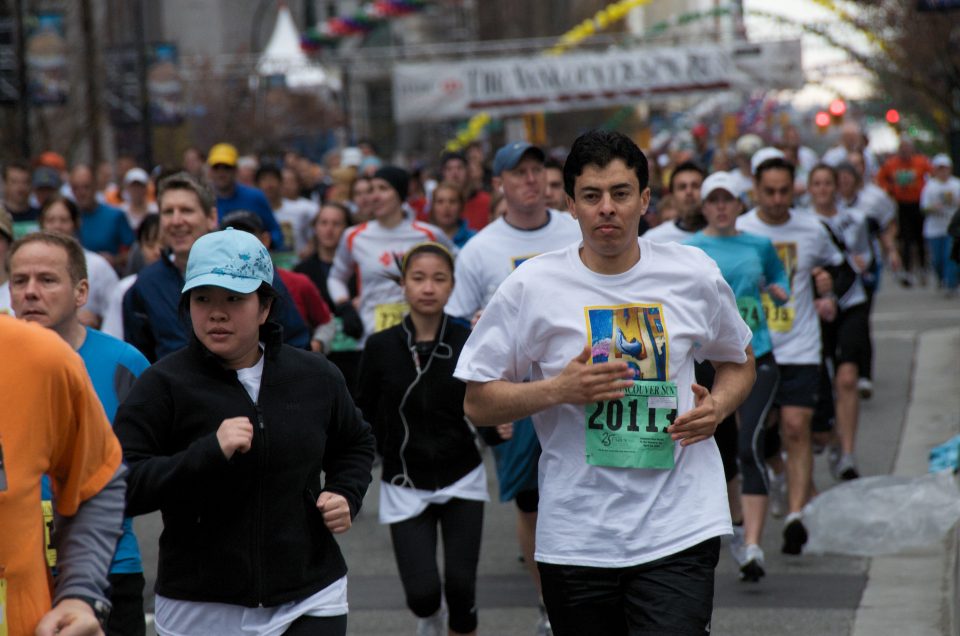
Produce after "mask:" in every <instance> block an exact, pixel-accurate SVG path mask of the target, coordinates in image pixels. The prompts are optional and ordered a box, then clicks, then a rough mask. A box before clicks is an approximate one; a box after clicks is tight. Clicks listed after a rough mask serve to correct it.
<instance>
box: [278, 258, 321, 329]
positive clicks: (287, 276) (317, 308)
mask: <svg viewBox="0 0 960 636" xmlns="http://www.w3.org/2000/svg"><path fill="white" fill-rule="evenodd" d="M277 274H278V275H279V276H280V280H282V281H283V284H284V285H286V286H287V291H289V292H290V297H291V298H293V304H294V305H296V306H297V312H298V313H299V314H300V316H301V317H302V318H303V321H304V322H305V323H307V325H309V326H310V329H311V331H312V330H313V329H316V328H317V327H319V326H320V325H325V324H327V323H328V322H330V308H329V307H327V303H325V302H323V298H321V296H320V291H319V290H318V289H317V286H316V285H314V284H313V281H312V280H310V278H309V277H308V276H307V275H306V274H298V273H297V272H291V271H290V270H289V269H281V268H279V267H278V268H277Z"/></svg>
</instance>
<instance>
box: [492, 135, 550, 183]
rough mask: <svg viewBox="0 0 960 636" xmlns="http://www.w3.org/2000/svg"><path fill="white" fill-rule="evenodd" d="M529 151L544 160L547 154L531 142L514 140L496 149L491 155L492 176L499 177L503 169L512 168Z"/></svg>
mask: <svg viewBox="0 0 960 636" xmlns="http://www.w3.org/2000/svg"><path fill="white" fill-rule="evenodd" d="M528 152H531V153H533V154H535V155H536V156H537V159H539V160H540V161H546V160H547V156H546V155H545V154H543V151H542V150H540V149H539V148H538V147H536V146H534V145H533V144H530V143H527V142H525V141H515V142H513V143H509V144H507V145H506V146H504V147H502V148H501V149H500V150H498V151H497V154H496V155H494V157H493V176H495V177H499V176H500V175H501V174H502V173H503V171H504V170H513V169H514V168H516V167H517V164H518V163H520V160H521V159H523V155H525V154H527V153H528Z"/></svg>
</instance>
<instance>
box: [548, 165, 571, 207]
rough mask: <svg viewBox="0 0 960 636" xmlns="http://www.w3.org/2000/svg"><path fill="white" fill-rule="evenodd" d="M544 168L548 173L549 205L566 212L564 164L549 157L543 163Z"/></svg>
mask: <svg viewBox="0 0 960 636" xmlns="http://www.w3.org/2000/svg"><path fill="white" fill-rule="evenodd" d="M543 169H544V170H545V171H546V173H547V192H546V198H547V207H548V208H550V209H551V210H556V211H557V212H566V211H567V195H566V193H565V192H564V191H563V164H562V163H560V162H559V161H557V160H556V159H553V158H551V157H547V160H546V161H545V162H544V163H543Z"/></svg>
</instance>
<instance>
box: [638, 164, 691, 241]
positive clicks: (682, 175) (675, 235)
mask: <svg viewBox="0 0 960 636" xmlns="http://www.w3.org/2000/svg"><path fill="white" fill-rule="evenodd" d="M704 176H706V175H705V174H704V172H703V168H701V167H700V166H699V165H697V164H696V163H694V162H692V161H685V162H684V163H681V164H680V165H679V166H677V167H676V168H674V170H673V172H672V173H671V174H670V194H672V195H673V200H674V201H675V202H676V204H677V208H678V210H679V214H678V216H677V218H676V220H674V221H672V222H668V223H661V224H660V225H658V226H657V227H655V228H653V229H650V230H647V231H646V232H645V233H644V235H643V237H644V238H646V239H649V240H651V241H654V242H655V243H668V242H671V241H672V242H674V243H682V242H683V241H686V240H687V239H688V238H690V237H691V236H693V235H694V234H696V233H697V232H699V231H700V230H702V229H703V228H704V226H706V224H707V222H706V221H705V220H704V218H703V214H702V213H701V212H700V186H701V185H702V184H703V178H704Z"/></svg>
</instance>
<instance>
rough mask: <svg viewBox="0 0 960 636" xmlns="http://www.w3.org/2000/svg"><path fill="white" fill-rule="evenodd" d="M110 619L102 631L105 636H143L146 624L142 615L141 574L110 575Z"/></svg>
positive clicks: (142, 582) (142, 579) (108, 577)
mask: <svg viewBox="0 0 960 636" xmlns="http://www.w3.org/2000/svg"><path fill="white" fill-rule="evenodd" d="M107 580H109V581H110V590H111V591H110V603H111V604H112V605H113V608H112V609H111V610H110V618H109V619H108V620H107V626H106V629H105V630H104V631H105V632H106V634H107V636H143V635H144V634H146V632H147V624H146V622H145V620H144V614H143V586H144V584H145V581H144V578H143V572H136V573H133V574H110V575H108V576H107Z"/></svg>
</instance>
